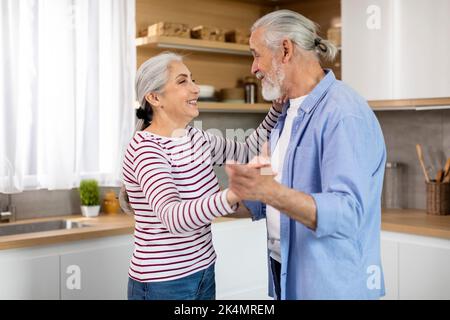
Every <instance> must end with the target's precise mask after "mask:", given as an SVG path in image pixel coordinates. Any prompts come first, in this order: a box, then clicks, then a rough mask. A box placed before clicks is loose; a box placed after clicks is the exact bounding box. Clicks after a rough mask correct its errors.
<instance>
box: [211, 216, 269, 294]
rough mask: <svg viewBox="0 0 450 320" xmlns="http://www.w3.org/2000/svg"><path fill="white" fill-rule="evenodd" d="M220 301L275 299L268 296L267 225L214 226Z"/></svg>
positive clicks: (243, 221)
mask: <svg viewBox="0 0 450 320" xmlns="http://www.w3.org/2000/svg"><path fill="white" fill-rule="evenodd" d="M212 233H213V241H214V248H215V250H216V253H217V262H216V297H217V299H246V300H253V299H258V300H259V299H261V300H264V299H271V298H270V297H269V296H268V294H267V293H268V271H267V240H266V239H267V231H266V221H265V220H260V221H255V222H253V221H251V219H239V220H233V221H229V222H223V223H213V224H212Z"/></svg>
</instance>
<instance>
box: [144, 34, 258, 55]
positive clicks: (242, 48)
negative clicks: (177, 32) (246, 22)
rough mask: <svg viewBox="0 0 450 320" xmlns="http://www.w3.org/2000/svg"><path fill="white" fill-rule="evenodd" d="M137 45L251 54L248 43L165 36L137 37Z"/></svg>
mask: <svg viewBox="0 0 450 320" xmlns="http://www.w3.org/2000/svg"><path fill="white" fill-rule="evenodd" d="M136 46H137V47H138V48H142V47H144V48H145V47H149V48H160V49H161V48H167V49H180V50H189V51H203V52H215V53H224V54H234V55H240V56H251V52H250V47H249V46H248V45H244V44H237V43H229V42H219V41H206V40H198V39H188V38H176V37H165V36H152V37H142V38H137V39H136Z"/></svg>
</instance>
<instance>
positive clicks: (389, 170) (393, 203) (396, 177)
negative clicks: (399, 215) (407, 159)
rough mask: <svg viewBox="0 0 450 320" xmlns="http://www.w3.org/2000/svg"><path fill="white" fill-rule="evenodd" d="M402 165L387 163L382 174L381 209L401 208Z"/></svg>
mask: <svg viewBox="0 0 450 320" xmlns="http://www.w3.org/2000/svg"><path fill="white" fill-rule="evenodd" d="M402 174H403V165H402V164H401V163H399V162H387V163H386V171H385V174H384V182H383V193H382V207H383V208H387V209H401V208H403V201H402V200H403V188H402V178H403V177H402Z"/></svg>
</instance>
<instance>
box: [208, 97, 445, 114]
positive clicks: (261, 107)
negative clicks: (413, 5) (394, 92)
mask: <svg viewBox="0 0 450 320" xmlns="http://www.w3.org/2000/svg"><path fill="white" fill-rule="evenodd" d="M368 103H369V105H370V107H371V108H372V109H373V110H374V111H390V110H392V111H401V110H435V109H450V97H449V98H429V99H403V100H375V101H369V102H368ZM269 108H270V104H269V103H256V104H247V103H222V102H200V103H199V110H200V111H201V112H235V113H265V112H268V111H269Z"/></svg>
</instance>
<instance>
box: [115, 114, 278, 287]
mask: <svg viewBox="0 0 450 320" xmlns="http://www.w3.org/2000/svg"><path fill="white" fill-rule="evenodd" d="M278 116H279V113H278V112H277V111H276V110H275V109H273V108H271V109H270V111H269V113H268V114H267V116H266V118H265V119H264V120H263V122H262V123H261V125H260V126H259V127H258V129H257V130H256V131H255V132H254V133H253V134H252V135H250V136H249V137H248V138H247V139H246V140H245V143H240V142H235V141H232V140H229V139H225V138H222V137H219V136H215V135H211V134H208V133H206V132H204V131H201V130H199V129H196V128H193V127H187V134H186V135H185V136H183V137H181V138H168V137H161V136H158V135H155V134H152V133H150V132H147V131H139V132H137V133H136V134H135V136H134V138H133V139H132V140H131V142H130V144H129V145H128V148H127V151H126V153H125V157H124V161H123V177H124V183H125V187H126V190H127V194H128V197H129V200H130V205H131V207H132V208H133V209H134V212H135V221H136V224H135V232H134V242H135V249H134V253H133V256H132V258H131V263H130V269H129V276H130V277H131V278H133V279H135V280H137V281H141V282H157V281H167V280H174V279H178V278H182V277H185V276H188V275H190V274H193V273H195V272H197V271H200V270H202V269H205V268H207V267H209V266H210V265H211V264H213V263H214V261H215V259H216V254H215V252H214V247H213V243H212V236H211V221H212V220H213V219H214V218H216V217H219V216H224V215H227V214H230V213H233V212H234V210H235V208H232V207H230V205H229V204H228V202H227V200H226V194H227V192H228V190H224V191H220V189H219V184H218V180H217V177H216V175H215V173H214V171H213V165H223V164H224V163H225V161H226V160H230V159H232V160H235V161H238V162H241V163H246V162H248V160H249V159H251V158H252V157H253V156H254V155H257V154H259V151H260V148H261V146H262V144H263V143H264V142H265V140H266V138H267V136H268V133H270V130H271V129H272V128H273V127H274V125H275V123H276V121H277V118H278Z"/></svg>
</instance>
